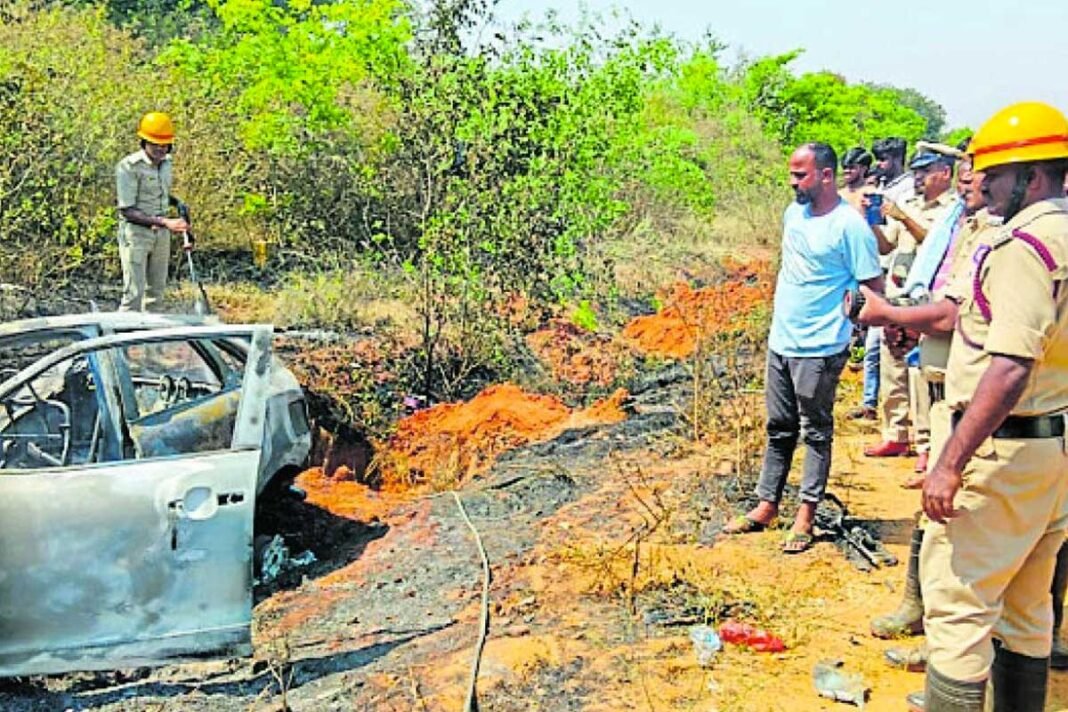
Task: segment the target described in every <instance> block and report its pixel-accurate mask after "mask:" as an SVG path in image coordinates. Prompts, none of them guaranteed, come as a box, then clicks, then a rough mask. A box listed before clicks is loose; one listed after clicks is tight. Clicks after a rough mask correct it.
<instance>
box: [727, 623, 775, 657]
mask: <svg viewBox="0 0 1068 712" xmlns="http://www.w3.org/2000/svg"><path fill="white" fill-rule="evenodd" d="M719 637H720V639H721V640H723V642H725V643H734V644H736V645H744V646H746V647H748V648H750V649H752V650H755V651H757V652H758V653H781V652H783V651H784V650H786V644H785V643H783V642H782V638H779V637H778V636H776V635H772V634H771V633H769V632H767V631H766V630H764V629H763V628H754V627H753V626H751V625H749V624H748V623H738V622H736V621H727V622H726V623H724V624H723V625H721V626H720V627H719Z"/></svg>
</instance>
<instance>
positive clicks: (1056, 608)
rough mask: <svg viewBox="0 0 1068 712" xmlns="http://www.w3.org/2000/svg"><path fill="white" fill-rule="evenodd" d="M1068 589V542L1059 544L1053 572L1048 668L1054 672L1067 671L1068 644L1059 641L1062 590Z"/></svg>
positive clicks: (1062, 618)
mask: <svg viewBox="0 0 1068 712" xmlns="http://www.w3.org/2000/svg"><path fill="white" fill-rule="evenodd" d="M1066 587H1068V542H1065V543H1064V544H1061V549H1060V551H1058V552H1057V568H1056V569H1054V570H1053V586H1052V587H1051V588H1050V593H1052V594H1053V652H1052V653H1051V654H1050V658H1049V666H1050V667H1051V668H1053V669H1054V670H1068V643H1065V642H1064V641H1063V640H1062V639H1061V623H1063V622H1064V589H1065V588H1066Z"/></svg>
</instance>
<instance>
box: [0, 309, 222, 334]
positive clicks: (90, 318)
mask: <svg viewBox="0 0 1068 712" xmlns="http://www.w3.org/2000/svg"><path fill="white" fill-rule="evenodd" d="M220 323H221V322H220V321H219V318H218V317H214V316H206V317H205V316H197V315H195V314H152V313H148V312H135V311H125V312H83V313H81V314H63V315H61V316H45V317H36V318H33V319H19V320H18V321H9V322H6V323H3V324H0V337H4V336H14V335H18V334H24V333H32V332H35V331H46V330H49V329H61V330H62V329H83V328H85V327H87V326H97V327H99V328H100V329H101V330H108V331H132V330H141V329H165V328H167V327H172V326H212V325H216V324H220Z"/></svg>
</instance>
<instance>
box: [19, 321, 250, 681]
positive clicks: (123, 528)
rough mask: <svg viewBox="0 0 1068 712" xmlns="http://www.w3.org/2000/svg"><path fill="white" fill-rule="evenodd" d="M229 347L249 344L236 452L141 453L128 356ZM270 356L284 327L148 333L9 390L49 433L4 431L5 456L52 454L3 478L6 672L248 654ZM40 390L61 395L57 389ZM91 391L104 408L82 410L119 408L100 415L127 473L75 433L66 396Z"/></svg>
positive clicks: (22, 379)
mask: <svg viewBox="0 0 1068 712" xmlns="http://www.w3.org/2000/svg"><path fill="white" fill-rule="evenodd" d="M230 337H236V338H243V339H248V341H249V344H250V346H249V358H248V360H247V362H246V367H245V372H244V374H243V377H242V380H241V387H240V390H239V392H238V393H237V394H236V398H237V404H236V412H235V415H234V416H233V418H232V419H231V421H230V422H231V423H232V424H233V425H232V437H231V438H229V439H228V442H226V443H224V444H225V445H226V447H223V446H222V445H216V446H213V447H212V448H210V449H208V450H207V451H204V450H203V449H202V448H193V451H188V448H186V447H185V446H184V445H181V444H179V445H178V446H177V447H175V448H161V447H157V448H155V449H153V450H152V451H151V452H147V453H146V452H139V451H138V449H137V448H135V447H133V445H132V443H131V442H130V440H131V435H130V424H129V423H128V422H127V419H126V418H124V417H121V416H120V415H119V414H116V413H115V412H113V411H114V410H115V409H120V408H124V407H125V405H124V404H123V402H122V399H123V393H124V392H128V391H129V389H130V384H129V383H122V382H120V379H119V376H118V374H119V373H120V371H121V370H122V369H120V368H118V367H117V364H118V363H119V362H120V361H121V360H122V359H123V358H125V357H126V355H127V354H128V353H129V352H130V349H131V348H135V349H136V347H138V346H139V345H147V344H160V343H167V342H178V341H183V340H184V341H188V340H190V339H201V338H203V339H211V338H230ZM270 351H271V329H270V327H261V326H244V327H239V326H212V327H177V328H172V329H159V330H154V331H141V332H134V333H126V334H120V335H109V336H103V337H99V338H95V339H90V340H87V341H82V342H79V343H76V344H72V345H71V346H69V347H66V348H63V349H61V350H60V351H58V352H56V353H53V354H50V355H48V356H47V357H45V358H42V359H41V360H39V361H38V362H36V363H35V364H33V365H32V366H30V367H28V368H26V369H23V370H22V371H20V372H19V374H18V375H17V376H14V377H12V378H9V379H8V380H6V381H5V382H4V383H3V384H0V403H3V404H5V407H6V406H7V404H10V403H12V402H13V403H15V404H16V405H19V406H20V407H21V410H20V408H17V407H11V408H9V409H8V410H9V412H12V413H16V415H17V414H19V413H26V412H30V413H33V411H34V409H37V410H39V411H41V413H44V414H45V417H37V420H36V421H32V422H33V423H38V424H37V425H32V424H31V425H27V426H26V427H23V428H21V429H18V428H13V427H12V428H11V433H10V434H9V433H7V432H0V439H4V441H5V442H4V447H5V451H8V450H10V451H12V452H15V451H20V452H21V451H26V452H38V454H40V452H43V451H45V450H46V449H47V448H51V449H50V450H49V451H48V452H51V453H52V454H51V455H50V454H48V452H45V454H44V455H40V457H39V458H38V459H37V460H33V459H32V458H27V459H23V460H19V459H18V458H14V457H12V458H10V460H9V463H10V464H9V466H7V467H5V468H4V469H0V675H26V674H39V673H49V674H51V673H61V672H67V671H71V670H92V669H109V668H118V667H133V666H140V665H155V664H160V663H163V662H165V661H171V660H174V659H176V658H189V657H203V656H205V655H209V654H225V655H235V654H247V653H248V652H250V630H249V624H250V621H251V615H252V534H253V531H252V526H253V512H254V508H255V496H256V478H257V473H258V471H259V465H260V456H261V447H262V445H261V443H262V442H263V429H264V422H265V420H266V401H267V392H268V382H269V379H270V370H271V358H270ZM89 354H92V355H93V356H94V358H93V359H92V361H93V363H95V364H96V369H95V370H94V371H93V372H92V373H91V374H90V375H88V376H85V375H83V374H82V370H80V369H79V367H78V365H79V364H80V363H81V361H84V360H86V356H87V355H89ZM127 370H128V369H127ZM71 373H74V374H75V375H76V376H77V377H76V378H72V377H71ZM72 383H73V384H75V385H74V386H72V385H70V384H72ZM35 384H52V385H51V386H50V387H49V388H50V390H49V391H48V392H45V388H44V386H39V387H36V388H35ZM85 388H88V389H90V390H91V391H92V392H93V393H95V394H96V396H99V397H94V398H89V399H82V401H83V402H89V403H92V402H96V403H97V404H98V407H99V408H101V409H104V408H107V409H108V411H109V412H99V411H98V412H97V414H96V417H98V419H100V420H101V421H102V422H107V423H112V424H114V425H115V426H116V427H118V428H119V429H120V430H121V431H122V437H123V438H124V440H125V441H126V446H125V447H124V448H123V450H122V452H121V453H120V454H119V456H118V458H117V460H116V461H107V458H105V457H103V456H102V454H100V453H101V449H100V448H99V447H97V446H96V445H95V444H94V441H92V440H91V439H90V442H88V443H81V442H80V441H79V440H78V439H77V438H76V437H74V436H72V435H70V433H72V432H77V431H78V429H79V428H78V427H77V424H76V423H73V424H72V422H70V421H71V420H72V419H73V418H74V417H75V416H74V415H73V410H72V409H71V408H69V407H65V402H64V399H71V398H72V397H73V396H71V395H70V392H71V391H77V390H79V389H85ZM227 397H228V398H230V397H233V394H231V393H228V394H227ZM27 409H29V411H27ZM183 412H184V411H183ZM41 413H35V414H34V415H35V416H40V415H41ZM202 415H203V416H204V417H208V415H207V414H202ZM81 417H89V416H81ZM51 430H54V431H55V432H51ZM81 430H82V431H84V432H90V429H89V428H86V427H84V425H83V426H82V427H81ZM44 431H48V432H44ZM91 432H93V433H96V432H98V429H97V428H96V427H95V426H94V427H93V428H92V429H91ZM56 437H58V438H59V439H60V441H61V443H62V447H59V446H58V444H57V442H56ZM27 440H29V441H31V442H30V444H32V445H33V446H34V447H35V448H36V451H35V450H33V449H32V448H31V449H29V450H27V449H26V446H27ZM8 441H9V442H8ZM183 442H184V441H183ZM20 448H22V449H21V450H20ZM59 457H62V461H59V462H58V464H57V459H58V458H59Z"/></svg>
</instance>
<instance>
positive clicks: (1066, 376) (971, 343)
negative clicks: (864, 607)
mask: <svg viewBox="0 0 1068 712" xmlns="http://www.w3.org/2000/svg"><path fill="white" fill-rule="evenodd" d="M1017 228H1018V229H1020V230H1022V231H1024V232H1027V233H1030V234H1032V235H1034V236H1035V237H1036V238H1038V239H1039V240H1040V241H1041V242H1042V243H1043V244H1044V245H1045V246H1046V248H1047V249H1048V250H1049V252H1050V255H1051V256H1052V257H1053V260H1054V262H1055V263H1056V265H1057V267H1056V269H1055V270H1054V271H1053V272H1050V271H1049V270H1048V269H1047V268H1046V265H1045V263H1043V262H1042V260H1041V259H1040V258H1039V256H1038V253H1037V252H1035V250H1034V249H1033V248H1032V247H1031V246H1030V245H1028V244H1027V243H1025V242H1024V241H1023V240H1019V239H1016V238H1013V237H1012V231H1013V230H1014V229H1017ZM990 235H991V240H990V248H989V249H990V252H989V254H988V256H987V258H986V260H985V261H983V264H982V269H981V272H980V274H979V279H980V282H981V284H982V289H983V293H984V294H985V295H986V299H987V301H988V302H989V303H990V311H991V320H990V322H989V323H987V321H986V319H985V318H984V317H983V315H982V313H981V312H980V311H979V307H978V306H977V305H976V303H975V294H974V289H972V288H970V285H965V284H964V283H965V282H971V280H964V279H961V280H957V281H956V282H955V283H954V284H952V285H951V287H950V289H949V290H947V296H950V297H955V298H958V299H960V300H961V301H960V309H959V315H958V318H957V330H956V333H954V335H953V343H952V346H951V347H950V352H949V366H948V369H947V372H946V400H947V402H948V405H949V407H950V408H952V409H954V410H963V409H964V408H966V407H967V405H968V403H970V402H971V398H972V394H973V393H974V392H975V389H976V388H977V387H978V385H979V380H980V379H981V378H982V376H983V374H984V373H985V372H986V370H987V368H988V367H989V366H990V360H991V357H992V356H993V355H994V354H998V355H1003V356H1016V357H1019V358H1025V359H1033V360H1034V362H1035V363H1034V368H1033V369H1032V371H1031V377H1030V380H1029V381H1028V383H1027V386H1026V388H1025V389H1024V392H1023V395H1022V397H1021V398H1020V401H1019V402H1018V403H1017V404H1016V407H1015V408H1013V410H1012V413H1013V414H1014V415H1046V414H1051V413H1059V412H1063V411H1066V410H1068V286H1066V285H1065V284H1064V282H1065V280H1066V279H1068V199H1065V198H1059V199H1056V200H1044V201H1041V202H1039V203H1036V204H1034V205H1031V206H1028V207H1027V208H1025V209H1024V210H1021V211H1020V212H1019V213H1018V214H1017V215H1016V216H1015V217H1013V219H1012V220H1010V221H1009V222H1008V223H1007V224H1006V225H1004V226H1003V227H997V228H993V229H991V231H990ZM979 249H982V247H980V248H979ZM975 258H976V257H975V252H974V251H973V258H972V259H975ZM961 259H964V256H963V254H962V255H961ZM1055 284H1057V289H1056V293H1055V292H1054V285H1055Z"/></svg>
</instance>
